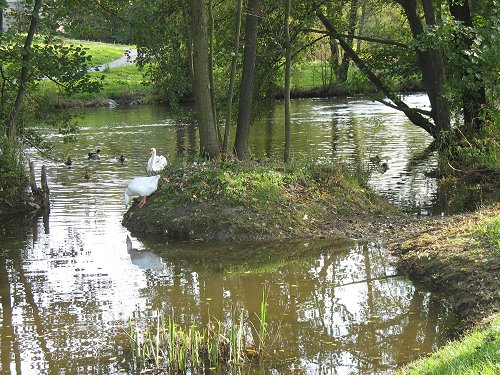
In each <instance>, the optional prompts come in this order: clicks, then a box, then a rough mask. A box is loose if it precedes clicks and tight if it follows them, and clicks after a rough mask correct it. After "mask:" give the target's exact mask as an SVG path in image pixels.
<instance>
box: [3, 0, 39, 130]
mask: <svg viewBox="0 0 500 375" xmlns="http://www.w3.org/2000/svg"><path fill="white" fill-rule="evenodd" d="M41 7H42V0H35V4H34V6H33V13H32V14H31V22H30V27H29V30H28V35H26V40H25V42H24V48H23V58H22V67H21V73H20V77H19V89H18V91H17V97H16V102H15V104H14V108H13V109H12V113H11V115H10V122H9V125H8V127H7V136H8V137H9V138H11V139H13V138H16V137H17V123H18V119H19V113H20V112H21V106H22V105H23V101H24V95H25V94H26V88H27V87H28V80H29V72H30V66H29V65H30V60H31V53H30V49H31V45H32V44H33V37H34V36H35V33H36V27H37V24H38V18H39V13H40V8H41Z"/></svg>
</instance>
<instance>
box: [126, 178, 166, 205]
mask: <svg viewBox="0 0 500 375" xmlns="http://www.w3.org/2000/svg"><path fill="white" fill-rule="evenodd" d="M159 179H160V175H156V176H150V177H136V178H134V179H133V180H132V181H130V182H129V184H128V186H127V188H126V189H125V194H124V197H125V207H127V206H128V205H129V203H130V199H132V197H142V199H141V201H140V202H139V207H141V208H142V207H143V206H144V205H145V204H146V200H147V198H148V196H150V195H151V194H153V193H154V192H155V191H156V189H158V180H159Z"/></svg>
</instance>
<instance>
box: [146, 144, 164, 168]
mask: <svg viewBox="0 0 500 375" xmlns="http://www.w3.org/2000/svg"><path fill="white" fill-rule="evenodd" d="M149 153H150V154H151V157H150V158H149V160H148V166H147V168H146V169H147V171H148V172H153V173H154V172H159V171H161V170H162V169H163V168H165V167H166V166H167V159H166V158H165V156H163V155H160V156H157V155H156V148H151V149H150V150H149Z"/></svg>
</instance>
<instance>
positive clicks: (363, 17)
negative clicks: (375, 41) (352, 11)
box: [356, 0, 368, 54]
mask: <svg viewBox="0 0 500 375" xmlns="http://www.w3.org/2000/svg"><path fill="white" fill-rule="evenodd" d="M367 1H368V0H362V3H361V19H360V20H359V23H358V25H359V26H358V41H357V43H356V53H357V54H359V53H360V52H361V42H362V40H361V38H362V37H363V33H364V28H365V22H366V3H367Z"/></svg>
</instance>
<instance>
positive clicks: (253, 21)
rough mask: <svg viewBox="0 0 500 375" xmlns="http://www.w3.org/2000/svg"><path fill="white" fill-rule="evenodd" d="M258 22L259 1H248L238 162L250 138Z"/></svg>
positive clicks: (239, 114) (237, 132)
mask: <svg viewBox="0 0 500 375" xmlns="http://www.w3.org/2000/svg"><path fill="white" fill-rule="evenodd" d="M258 21H259V0H248V10H247V19H246V26H245V52H244V55H243V73H242V77H241V88H240V101H239V109H238V125H237V127H236V139H235V142H234V152H235V154H236V157H237V158H238V159H239V160H243V159H244V158H245V157H246V154H247V149H248V137H249V136H250V120H251V114H252V99H253V81H254V77H255V61H256V59H257V26H258Z"/></svg>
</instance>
